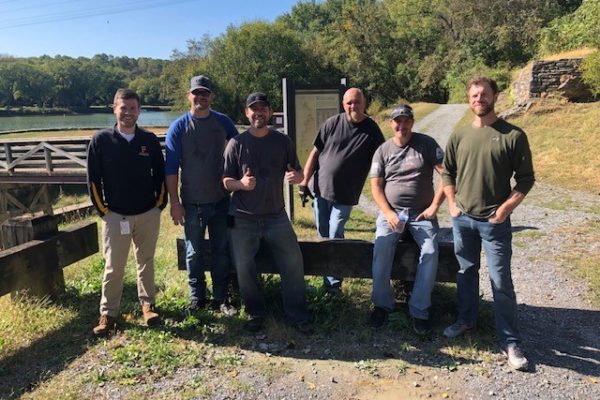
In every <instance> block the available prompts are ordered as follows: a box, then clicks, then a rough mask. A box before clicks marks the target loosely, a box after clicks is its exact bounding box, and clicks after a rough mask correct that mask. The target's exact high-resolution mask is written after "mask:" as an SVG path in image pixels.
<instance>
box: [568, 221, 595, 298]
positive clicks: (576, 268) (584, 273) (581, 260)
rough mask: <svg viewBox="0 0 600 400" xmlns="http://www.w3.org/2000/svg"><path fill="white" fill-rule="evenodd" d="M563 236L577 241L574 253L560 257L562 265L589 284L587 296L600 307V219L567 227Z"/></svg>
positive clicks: (570, 252)
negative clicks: (599, 272) (599, 271)
mask: <svg viewBox="0 0 600 400" xmlns="http://www.w3.org/2000/svg"><path fill="white" fill-rule="evenodd" d="M562 235H563V237H569V238H576V239H574V240H573V249H572V251H569V252H563V253H560V255H559V256H558V257H559V261H560V264H561V265H563V266H565V267H566V268H567V270H568V271H569V273H571V274H573V275H574V276H576V277H577V278H579V279H582V280H584V281H585V282H587V283H588V284H589V287H590V292H589V293H587V294H586V296H587V297H588V298H589V300H591V301H592V302H593V303H594V305H595V306H596V307H600V274H598V270H599V268H600V247H599V246H598V243H600V219H592V220H589V221H588V223H587V224H586V225H579V226H566V227H564V228H563V230H562Z"/></svg>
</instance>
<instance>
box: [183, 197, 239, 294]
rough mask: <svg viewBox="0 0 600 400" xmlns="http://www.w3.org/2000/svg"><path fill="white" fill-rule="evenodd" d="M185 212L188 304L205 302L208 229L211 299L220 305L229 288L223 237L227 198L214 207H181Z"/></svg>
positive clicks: (213, 204) (196, 205)
mask: <svg viewBox="0 0 600 400" xmlns="http://www.w3.org/2000/svg"><path fill="white" fill-rule="evenodd" d="M183 207H184V209H185V224H184V233H185V253H186V254H185V264H186V269H187V273H188V284H189V286H190V297H191V299H192V300H199V301H203V300H204V299H206V279H205V276H204V260H203V257H202V254H203V252H204V235H205V233H206V229H207V228H208V236H209V242H210V250H211V254H212V260H213V264H212V266H211V269H210V275H211V278H212V287H213V293H212V294H213V299H214V300H215V301H219V302H222V301H224V300H225V299H226V298H227V290H228V285H229V271H230V259H229V241H228V237H227V212H228V211H229V196H227V197H225V198H224V199H223V200H221V201H219V202H217V203H209V204H184V205H183Z"/></svg>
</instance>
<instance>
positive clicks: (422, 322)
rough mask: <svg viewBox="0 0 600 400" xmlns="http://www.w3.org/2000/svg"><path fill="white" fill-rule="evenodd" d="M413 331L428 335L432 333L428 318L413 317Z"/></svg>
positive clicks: (420, 334)
mask: <svg viewBox="0 0 600 400" xmlns="http://www.w3.org/2000/svg"><path fill="white" fill-rule="evenodd" d="M412 321H413V331H415V333H416V334H417V335H419V336H426V335H429V334H430V333H431V326H429V320H428V319H421V318H415V317H413V318H412Z"/></svg>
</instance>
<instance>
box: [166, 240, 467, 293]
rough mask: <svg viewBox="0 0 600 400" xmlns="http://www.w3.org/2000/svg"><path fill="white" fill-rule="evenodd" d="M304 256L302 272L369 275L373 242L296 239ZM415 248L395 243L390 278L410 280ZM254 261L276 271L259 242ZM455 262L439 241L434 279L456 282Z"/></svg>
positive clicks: (180, 247) (181, 248)
mask: <svg viewBox="0 0 600 400" xmlns="http://www.w3.org/2000/svg"><path fill="white" fill-rule="evenodd" d="M299 244H300V250H301V251H302V256H303V258H304V274H305V275H314V276H322V275H333V276H340V277H344V278H371V277H372V272H371V264H372V261H373V243H372V242H369V241H366V240H347V239H334V240H322V241H299ZM203 247H204V249H205V252H204V254H203V259H204V265H205V270H207V271H208V270H210V265H212V259H211V254H210V246H208V244H207V243H205V246H203ZM418 260H419V248H418V247H417V245H416V244H415V243H414V242H412V241H406V242H399V243H398V246H397V248H396V255H395V258H394V268H393V269H392V279H399V280H406V281H414V279H415V274H416V269H417V263H418ZM256 263H257V266H258V270H259V271H260V272H262V273H277V269H276V267H275V265H274V263H273V260H272V259H271V257H270V255H269V250H268V248H267V246H265V245H264V244H262V245H261V247H260V249H259V252H258V255H257V258H256ZM177 266H178V269H179V270H183V271H185V269H186V268H185V243H184V241H183V239H181V238H178V239H177ZM457 271H458V262H457V261H456V257H455V256H454V246H453V244H452V242H440V243H439V265H438V272H437V278H436V280H437V281H438V282H456V272H457Z"/></svg>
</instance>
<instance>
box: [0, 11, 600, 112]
mask: <svg viewBox="0 0 600 400" xmlns="http://www.w3.org/2000/svg"><path fill="white" fill-rule="evenodd" d="M598 20H600V2H598V1H597V0H469V1H464V0H326V1H319V2H317V1H315V0H312V1H299V2H298V3H297V4H296V5H295V6H293V7H292V9H291V10H290V12H288V13H285V14H283V15H281V16H280V17H278V18H277V19H276V20H275V21H274V22H272V23H270V22H264V21H254V22H248V23H244V24H242V25H239V26H230V27H229V28H228V29H227V30H226V32H224V33H223V34H221V35H219V36H217V37H214V38H213V37H210V36H208V35H205V36H204V37H201V38H199V39H190V40H189V41H188V42H187V47H186V49H183V50H176V51H174V52H173V54H172V56H171V59H170V60H154V59H149V58H138V59H133V58H128V57H112V56H107V55H105V54H101V55H96V56H94V57H92V58H91V59H87V58H69V57H62V56H57V57H54V58H52V57H47V56H44V57H39V58H27V59H15V58H9V57H4V58H0V105H2V106H5V107H7V106H18V105H31V104H38V105H40V106H65V107H79V108H85V107H89V106H91V105H107V104H110V102H111V96H112V94H113V93H114V91H115V89H116V88H118V87H122V86H129V87H131V88H133V89H135V90H137V91H138V92H139V93H140V95H141V96H142V100H143V102H144V103H145V104H168V105H173V106H175V107H177V108H185V107H186V104H185V93H186V91H187V87H188V84H189V78H190V77H191V76H193V75H196V74H204V75H207V76H209V77H211V78H212V80H213V81H214V84H215V93H216V95H217V97H216V99H215V102H214V104H215V108H217V109H219V110H221V111H223V112H226V113H228V114H230V115H231V116H232V117H233V118H234V119H238V120H241V119H242V116H243V110H242V107H243V100H244V98H245V97H246V95H247V94H248V93H250V92H252V91H255V90H261V91H264V92H266V93H267V94H268V95H269V96H270V97H271V98H272V99H273V105H274V108H276V109H280V108H281V104H282V99H281V78H283V77H287V78H288V79H291V80H292V81H294V82H296V83H298V84H307V83H312V84H319V83H335V82H338V81H339V78H340V77H347V78H348V79H349V82H350V84H351V85H355V86H359V87H361V88H363V89H364V90H365V92H366V94H367V96H368V97H369V99H370V101H371V103H372V104H375V105H377V104H379V105H382V106H383V105H387V104H390V103H393V102H396V101H398V99H399V98H402V99H405V100H407V101H416V100H422V101H433V102H441V103H443V102H448V101H450V102H456V101H462V100H463V96H464V94H463V93H464V89H463V88H464V82H465V80H466V79H467V78H468V77H469V76H471V75H472V74H474V73H475V72H478V73H485V74H488V75H491V76H493V77H494V78H495V79H496V80H497V81H498V82H499V84H500V86H501V87H502V88H506V87H507V86H508V84H509V83H510V80H511V74H512V71H513V70H514V69H515V68H518V67H521V66H523V65H524V64H525V63H527V62H528V61H529V60H531V59H533V58H536V57H539V56H540V55H542V54H543V53H544V52H556V51H562V50H566V49H569V48H575V47H581V46H596V47H598V46H599V43H598V42H599V41H600V39H599V38H600V35H599V34H598V33H600V32H598V30H599V29H600V28H598V24H597V21H598ZM596 58H598V57H597V56H596ZM591 70H594V68H591Z"/></svg>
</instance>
